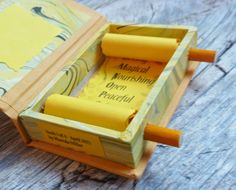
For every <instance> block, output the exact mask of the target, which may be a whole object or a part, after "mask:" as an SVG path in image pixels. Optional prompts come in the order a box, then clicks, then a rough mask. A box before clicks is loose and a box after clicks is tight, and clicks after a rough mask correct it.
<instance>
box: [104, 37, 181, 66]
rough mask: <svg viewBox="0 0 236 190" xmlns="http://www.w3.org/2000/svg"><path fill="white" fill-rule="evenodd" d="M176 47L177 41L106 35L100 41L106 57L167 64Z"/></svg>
mask: <svg viewBox="0 0 236 190" xmlns="http://www.w3.org/2000/svg"><path fill="white" fill-rule="evenodd" d="M177 47H178V42H177V39H173V38H159V37H147V36H135V35H125V34H112V33H107V34H105V36H104V37H103V40H102V51H103V53H104V54H105V55H106V56H110V57H120V58H130V59H139V60H147V61H158V62H168V61H169V59H170V58H171V57H172V55H173V54H174V52H175V50H176V48H177Z"/></svg>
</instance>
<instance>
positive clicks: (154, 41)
mask: <svg viewBox="0 0 236 190" xmlns="http://www.w3.org/2000/svg"><path fill="white" fill-rule="evenodd" d="M0 26H1V35H0V41H1V44H0V112H1V114H5V115H7V116H8V117H9V118H10V119H11V120H12V121H13V123H14V124H15V126H16V127H17V129H18V131H19V133H20V134H21V136H22V138H23V140H24V142H25V143H26V144H27V145H28V146H31V147H35V148H39V149H42V150H45V151H48V152H52V153H55V154H58V155H61V156H64V157H68V158H70V159H73V160H77V161H80V162H83V163H86V164H89V165H92V166H95V167H97V168H101V169H104V170H106V171H109V172H112V173H115V174H118V175H122V176H126V177H129V178H138V177H140V176H141V174H142V173H143V171H144V169H145V167H146V165H147V162H148V159H149V158H150V156H151V154H152V152H153V151H154V147H155V145H156V143H155V142H159V143H164V144H167V145H171V146H176V147H178V146H179V145H180V141H181V132H180V131H178V130H173V129H167V128H164V127H165V126H166V125H167V124H168V122H169V120H170V118H171V116H172V114H173V113H174V110H175V108H176V107H177V105H178V102H179V101H180V99H181V96H182V95H183V93H184V90H185V89H186V87H187V85H188V83H189V81H190V79H191V76H192V74H193V72H194V70H195V68H196V67H197V65H198V61H207V62H213V61H214V57H215V52H214V51H207V50H200V49H196V44H197V29H196V28H194V27H186V26H165V25H133V24H113V23H109V22H107V21H106V19H105V18H104V17H103V16H101V15H99V14H98V13H96V12H95V11H93V10H90V9H88V8H86V7H84V6H82V5H79V4H78V3H76V2H74V1H72V0H47V1H46V0H39V1H34V0H18V1H16V0H2V1H0ZM151 141H152V142H151Z"/></svg>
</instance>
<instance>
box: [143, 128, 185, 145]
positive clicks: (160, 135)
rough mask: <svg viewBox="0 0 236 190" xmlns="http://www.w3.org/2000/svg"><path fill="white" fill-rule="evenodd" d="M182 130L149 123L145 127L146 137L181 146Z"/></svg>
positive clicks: (146, 138)
mask: <svg viewBox="0 0 236 190" xmlns="http://www.w3.org/2000/svg"><path fill="white" fill-rule="evenodd" d="M181 135H182V132H181V131H179V130H174V129H169V128H165V127H159V126H156V125H151V124H148V125H147V126H146V127H145V129H144V139H145V140H149V141H154V142H157V143H161V144H166V145H170V146H174V147H180V144H181Z"/></svg>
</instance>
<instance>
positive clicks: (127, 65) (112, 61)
mask: <svg viewBox="0 0 236 190" xmlns="http://www.w3.org/2000/svg"><path fill="white" fill-rule="evenodd" d="M164 65H165V64H162V63H157V62H150V61H138V60H129V59H120V58H107V59H106V61H105V62H104V63H103V64H102V66H101V67H100V68H99V69H98V71H97V72H96V73H95V74H94V76H93V77H92V78H91V79H90V80H89V81H88V84H86V86H85V87H84V89H83V90H82V91H81V92H80V93H79V94H78V96H79V98H81V97H82V98H86V99H88V100H90V101H95V102H100V103H102V104H110V105H113V106H115V107H114V109H116V107H117V106H119V107H120V106H122V107H126V108H132V109H135V110H138V109H139V108H140V106H141V104H142V103H143V101H144V100H145V99H146V97H147V95H148V93H149V91H150V90H151V88H152V86H153V85H154V83H155V82H156V80H157V78H158V76H159V75H160V74H161V72H162V70H163V68H164Z"/></svg>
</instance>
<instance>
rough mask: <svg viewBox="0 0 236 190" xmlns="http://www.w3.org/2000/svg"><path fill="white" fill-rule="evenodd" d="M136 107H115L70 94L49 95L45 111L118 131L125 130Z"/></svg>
mask: <svg viewBox="0 0 236 190" xmlns="http://www.w3.org/2000/svg"><path fill="white" fill-rule="evenodd" d="M135 112H136V111H135V110H134V109H127V108H122V107H113V106H110V105H106V104H100V103H97V102H92V101H89V100H85V99H83V98H76V97H70V96H63V95H59V94H54V95H51V96H49V97H48V99H47V101H46V103H45V109H44V113H46V114H49V115H54V116H57V117H62V118H67V119H71V120H76V121H80V122H83V123H88V124H92V125H96V126H101V127H105V128H109V129H114V130H118V131H124V130H125V129H126V127H127V126H128V124H129V121H130V120H131V119H132V118H133V116H134V114H135Z"/></svg>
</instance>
